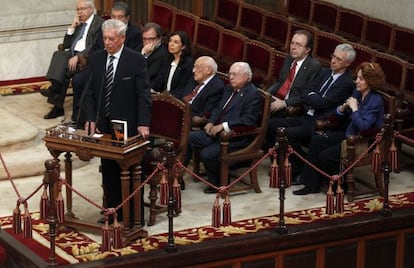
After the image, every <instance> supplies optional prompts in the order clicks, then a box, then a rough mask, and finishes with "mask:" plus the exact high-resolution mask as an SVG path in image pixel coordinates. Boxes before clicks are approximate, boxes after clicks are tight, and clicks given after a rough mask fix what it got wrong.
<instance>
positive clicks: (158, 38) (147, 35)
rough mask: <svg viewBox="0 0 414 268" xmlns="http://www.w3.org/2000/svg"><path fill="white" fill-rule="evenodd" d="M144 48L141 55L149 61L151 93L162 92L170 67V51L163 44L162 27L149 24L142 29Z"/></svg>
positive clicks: (141, 49)
mask: <svg viewBox="0 0 414 268" xmlns="http://www.w3.org/2000/svg"><path fill="white" fill-rule="evenodd" d="M142 40H143V47H142V48H140V51H141V54H142V55H144V57H145V59H146V60H147V68H148V75H149V79H150V85H151V92H152V93H155V92H161V91H163V86H164V80H165V77H164V74H165V72H166V69H167V67H168V50H167V47H166V46H165V44H164V43H163V42H162V29H161V26H160V25H158V24H156V23H154V22H148V23H146V24H145V25H144V27H143V28H142Z"/></svg>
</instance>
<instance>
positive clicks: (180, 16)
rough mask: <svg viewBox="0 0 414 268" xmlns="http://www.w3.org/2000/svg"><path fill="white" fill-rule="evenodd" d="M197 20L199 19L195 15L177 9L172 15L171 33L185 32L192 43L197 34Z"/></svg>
mask: <svg viewBox="0 0 414 268" xmlns="http://www.w3.org/2000/svg"><path fill="white" fill-rule="evenodd" d="M198 20H199V18H198V17H197V16H196V15H193V14H191V13H189V12H187V11H183V10H179V9H177V10H176V11H175V13H174V17H173V22H172V27H171V31H172V32H175V31H184V32H186V33H187V35H188V38H190V41H191V43H193V42H194V39H195V36H196V34H197V26H198Z"/></svg>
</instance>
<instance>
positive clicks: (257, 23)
mask: <svg viewBox="0 0 414 268" xmlns="http://www.w3.org/2000/svg"><path fill="white" fill-rule="evenodd" d="M264 13H265V11H264V9H262V8H259V7H256V6H254V5H251V4H247V3H245V2H242V3H241V5H240V14H239V17H240V18H239V20H238V23H237V26H236V30H237V31H239V32H242V33H243V34H245V35H246V36H248V37H249V38H253V39H257V38H258V37H259V36H260V33H261V32H262V27H263V22H264Z"/></svg>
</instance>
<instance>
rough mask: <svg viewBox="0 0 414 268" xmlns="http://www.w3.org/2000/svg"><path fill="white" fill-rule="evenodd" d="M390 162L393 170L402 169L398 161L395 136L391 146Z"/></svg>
mask: <svg viewBox="0 0 414 268" xmlns="http://www.w3.org/2000/svg"><path fill="white" fill-rule="evenodd" d="M390 163H391V170H392V171H393V172H397V171H398V170H400V165H399V161H398V149H397V146H396V145H395V138H393V139H392V142H391V146H390Z"/></svg>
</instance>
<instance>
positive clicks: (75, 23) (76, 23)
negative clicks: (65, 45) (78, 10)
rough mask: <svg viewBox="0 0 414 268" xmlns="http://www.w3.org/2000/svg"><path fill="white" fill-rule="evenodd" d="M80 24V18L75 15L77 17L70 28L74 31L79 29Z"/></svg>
mask: <svg viewBox="0 0 414 268" xmlns="http://www.w3.org/2000/svg"><path fill="white" fill-rule="evenodd" d="M80 23H81V21H80V20H79V16H78V15H75V17H74V18H73V22H72V25H71V26H70V27H71V28H72V29H76V27H78V26H79V24H80Z"/></svg>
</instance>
